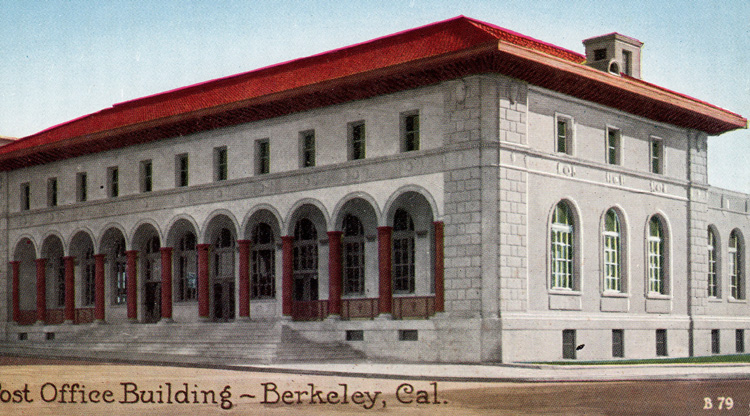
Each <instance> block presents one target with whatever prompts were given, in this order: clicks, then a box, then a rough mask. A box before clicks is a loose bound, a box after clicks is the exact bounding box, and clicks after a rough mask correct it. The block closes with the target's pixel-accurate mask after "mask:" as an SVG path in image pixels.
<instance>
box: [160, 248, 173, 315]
mask: <svg viewBox="0 0 750 416" xmlns="http://www.w3.org/2000/svg"><path fill="white" fill-rule="evenodd" d="M159 252H161V317H162V319H172V247H161V248H160V249H159Z"/></svg>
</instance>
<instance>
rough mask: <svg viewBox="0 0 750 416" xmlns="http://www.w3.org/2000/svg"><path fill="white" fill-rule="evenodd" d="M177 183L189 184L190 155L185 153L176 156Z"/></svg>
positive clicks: (181, 185)
mask: <svg viewBox="0 0 750 416" xmlns="http://www.w3.org/2000/svg"><path fill="white" fill-rule="evenodd" d="M175 172H176V173H177V175H176V178H175V182H176V183H175V184H176V185H177V187H183V186H188V179H189V177H188V155H187V154H186V153H183V154H181V155H177V156H176V157H175Z"/></svg>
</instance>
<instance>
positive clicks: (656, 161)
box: [649, 137, 664, 173]
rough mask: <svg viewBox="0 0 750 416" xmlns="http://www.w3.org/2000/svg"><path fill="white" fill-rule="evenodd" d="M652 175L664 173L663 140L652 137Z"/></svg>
mask: <svg viewBox="0 0 750 416" xmlns="http://www.w3.org/2000/svg"><path fill="white" fill-rule="evenodd" d="M649 146H650V149H651V150H650V155H651V173H664V148H663V144H662V141H661V139H659V138H656V137H652V138H651V143H650V145H649Z"/></svg>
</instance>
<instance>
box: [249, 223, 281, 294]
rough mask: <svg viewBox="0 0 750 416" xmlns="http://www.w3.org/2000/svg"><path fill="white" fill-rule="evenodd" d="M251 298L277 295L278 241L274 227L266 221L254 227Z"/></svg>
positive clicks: (251, 260)
mask: <svg viewBox="0 0 750 416" xmlns="http://www.w3.org/2000/svg"><path fill="white" fill-rule="evenodd" d="M251 247H252V248H251V256H250V257H251V258H250V264H251V274H250V299H272V298H275V297H276V243H275V239H274V233H273V229H272V228H271V226H270V225H268V224H267V223H265V222H261V223H258V224H256V225H255V227H253V231H252V238H251Z"/></svg>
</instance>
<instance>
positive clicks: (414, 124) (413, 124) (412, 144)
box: [401, 111, 420, 152]
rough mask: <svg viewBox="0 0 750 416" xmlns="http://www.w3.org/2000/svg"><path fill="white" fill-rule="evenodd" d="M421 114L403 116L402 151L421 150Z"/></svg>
mask: <svg viewBox="0 0 750 416" xmlns="http://www.w3.org/2000/svg"><path fill="white" fill-rule="evenodd" d="M419 136H420V134H419V112H417V111H410V112H408V113H402V114H401V151H402V152H411V151H414V150H419V140H420V137H419Z"/></svg>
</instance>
